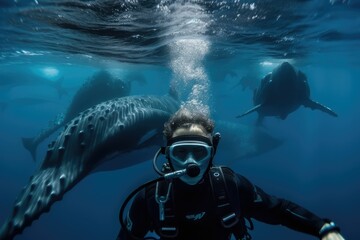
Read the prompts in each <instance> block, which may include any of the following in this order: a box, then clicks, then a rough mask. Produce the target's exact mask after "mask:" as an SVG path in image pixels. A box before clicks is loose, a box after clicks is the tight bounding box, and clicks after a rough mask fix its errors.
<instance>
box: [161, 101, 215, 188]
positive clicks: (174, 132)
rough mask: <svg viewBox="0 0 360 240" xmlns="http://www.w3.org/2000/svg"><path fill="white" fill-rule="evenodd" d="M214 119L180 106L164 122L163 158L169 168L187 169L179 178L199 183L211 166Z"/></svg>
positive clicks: (213, 148) (191, 182)
mask: <svg viewBox="0 0 360 240" xmlns="http://www.w3.org/2000/svg"><path fill="white" fill-rule="evenodd" d="M213 130H214V122H213V121H212V120H211V119H210V118H209V117H208V116H206V115H204V114H202V113H198V112H191V111H190V110H188V109H186V108H181V109H180V110H179V111H178V112H176V113H175V114H174V115H173V116H172V117H171V118H170V120H169V121H168V122H167V123H165V128H164V136H165V138H166V140H167V147H166V157H167V159H168V161H169V164H170V167H171V168H172V170H173V171H177V170H182V169H187V175H184V176H182V177H180V179H181V180H182V181H183V182H185V183H186V184H189V185H195V184H197V183H199V182H200V181H201V180H202V179H203V177H204V176H205V175H206V173H207V172H208V170H209V169H210V167H211V165H212V159H213V157H214V154H215V147H216V146H214V144H213V136H212V133H213Z"/></svg>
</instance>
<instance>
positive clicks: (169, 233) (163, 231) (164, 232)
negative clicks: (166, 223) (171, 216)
mask: <svg viewBox="0 0 360 240" xmlns="http://www.w3.org/2000/svg"><path fill="white" fill-rule="evenodd" d="M160 235H161V236H162V237H165V238H174V237H176V236H177V235H178V229H177V228H176V227H162V228H160Z"/></svg>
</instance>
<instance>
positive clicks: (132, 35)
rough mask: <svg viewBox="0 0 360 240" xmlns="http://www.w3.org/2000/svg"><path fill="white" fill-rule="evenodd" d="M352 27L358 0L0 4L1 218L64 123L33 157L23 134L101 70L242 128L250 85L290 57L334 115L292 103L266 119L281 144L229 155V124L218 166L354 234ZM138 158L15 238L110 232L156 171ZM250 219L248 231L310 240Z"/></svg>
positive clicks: (247, 122)
mask: <svg viewBox="0 0 360 240" xmlns="http://www.w3.org/2000/svg"><path fill="white" fill-rule="evenodd" d="M359 29H360V2H359V1H358V0H343V1H341V0H338V1H336V0H330V1H326V0H317V1H315V0H313V1H311V0H309V1H304V0H297V1H296V0H290V1H280V0H259V1H242V0H234V1H200V0H197V1H160V0H151V1H145V0H144V1H136V0H133V1H130V0H128V1H100V0H98V1H90V0H89V1H85V0H84V1H80V0H78V1H75V0H73V1H60V0H59V1H57V0H52V1H50V0H46V1H45V0H44V1H41V0H34V1H30V0H29V1H21V0H12V1H10V0H1V1H0V34H1V38H0V108H1V112H0V224H2V223H3V222H5V221H6V219H7V218H8V217H9V216H10V215H11V213H12V208H13V206H14V203H15V202H16V199H17V196H18V195H19V194H20V192H21V189H22V188H23V187H24V186H25V185H26V184H28V181H29V178H30V176H32V175H33V174H34V173H36V172H37V171H38V169H39V168H40V166H41V163H42V161H43V159H44V156H45V153H46V150H47V145H48V144H49V143H50V142H51V141H53V140H55V139H56V137H57V136H58V134H59V132H60V131H61V129H60V130H58V131H57V132H55V133H54V134H52V135H51V136H50V137H49V138H47V139H45V140H44V141H43V142H41V144H40V145H39V147H38V149H37V156H36V161H33V159H32V157H31V155H30V153H29V152H28V151H27V150H26V149H25V148H24V147H23V145H22V142H21V139H22V138H23V137H34V136H36V135H37V134H39V132H41V131H42V130H43V129H46V128H47V127H48V126H50V125H52V124H54V121H57V120H58V119H59V116H60V115H61V114H64V113H66V111H67V109H68V107H69V105H70V104H71V101H72V98H73V96H74V95H75V93H76V92H77V91H78V90H79V89H81V87H82V86H83V84H84V83H85V82H86V81H88V80H89V79H91V78H92V77H93V76H94V74H96V73H98V71H99V70H104V69H105V70H107V71H109V72H110V73H111V74H112V75H113V76H116V78H120V79H123V80H125V81H128V82H129V83H130V85H131V91H130V94H131V95H137V94H145V95H150V94H151V95H152V94H156V95H163V94H166V93H167V92H168V90H169V86H170V85H174V86H175V87H176V88H177V90H178V91H179V93H180V97H181V100H182V102H183V104H189V105H191V106H195V107H196V108H197V109H198V110H201V111H205V112H206V113H209V114H210V115H211V116H212V117H213V118H214V119H215V120H216V122H220V121H228V122H231V123H236V124H242V125H241V126H246V127H245V128H246V129H248V128H250V127H252V126H254V125H255V122H256V117H257V116H256V114H255V113H253V114H251V115H248V116H245V117H243V118H240V119H238V118H236V116H237V115H238V114H240V113H242V112H244V111H246V110H247V109H249V108H250V107H251V106H252V90H251V88H253V87H254V86H256V83H257V82H258V81H259V80H260V79H261V78H262V77H263V76H264V75H265V74H267V73H268V72H270V71H272V70H273V69H274V68H275V67H276V66H277V65H279V64H280V63H282V62H284V61H288V62H290V63H292V64H293V65H294V66H296V67H297V68H298V69H300V70H301V71H303V72H304V73H305V74H306V75H307V78H308V81H309V85H310V88H311V97H312V99H314V100H316V101H319V102H321V103H323V104H325V105H327V106H329V107H331V108H332V109H333V110H335V111H336V112H337V113H338V115H339V116H338V117H337V118H335V117H332V116H330V115H327V114H325V113H323V112H320V111H312V110H311V109H306V108H304V107H300V108H299V109H298V110H296V111H295V112H293V113H291V114H290V115H289V116H288V118H287V119H286V120H281V119H278V118H273V117H272V118H270V117H269V118H266V119H265V121H264V124H263V126H262V130H263V131H265V132H266V133H268V134H269V135H271V136H273V137H275V138H278V139H281V140H282V141H283V144H282V145H281V146H279V147H276V148H273V149H271V150H270V151H267V152H264V153H261V154H260V151H259V154H256V155H255V156H252V157H243V158H240V159H237V160H236V161H227V159H225V160H224V158H228V155H227V154H226V149H228V146H227V144H228V143H229V142H231V141H232V139H234V141H237V139H238V137H239V136H236V133H237V132H235V131H234V135H233V136H231V135H230V136H228V137H227V139H222V140H221V142H220V145H219V150H218V153H217V156H216V159H215V161H219V162H221V160H222V161H223V162H226V163H227V165H229V166H230V167H231V168H233V169H234V170H236V171H237V172H239V173H241V174H242V175H244V176H246V177H247V178H249V179H250V180H251V181H252V182H254V183H255V184H257V185H258V186H260V187H262V188H263V189H264V190H265V191H267V192H268V193H270V194H272V195H276V196H279V197H283V198H286V199H289V200H292V201H294V202H296V203H298V204H300V205H302V206H304V207H306V208H307V209H309V210H311V211H313V212H314V213H316V214H318V215H319V216H321V217H326V218H330V219H333V220H334V221H335V222H336V223H337V224H338V225H339V226H341V230H342V233H343V235H344V237H345V238H346V239H360V230H359V228H358V227H357V219H358V215H359V214H360V207H359V204H358V203H359V202H360V176H359V171H360V161H359V159H360V148H359V146H360V144H359V143H360V128H359V122H360V108H359V105H360V97H359V94H358V91H359V89H360V82H359V80H358V79H359V76H360V30H359ZM241 79H250V81H249V86H248V87H244V89H243V86H242V85H241V84H240V85H239V83H240V80H241ZM254 83H255V84H254ZM95 92H96V91H95ZM103 94H104V95H106V94H107V92H104V93H103ZM91 97H93V95H90V96H87V98H89V99H90V98H91ZM243 133H244V134H245V132H244V131H243ZM235 143H236V142H235ZM222 144H223V145H222ZM238 144H244V143H240V142H239V143H238ZM252 147H254V146H247V149H251V148H252ZM154 154H155V152H154ZM134 157H136V158H143V157H144V155H142V154H138V155H136V153H135V155H134ZM119 158H120V159H121V155H120V156H119ZM146 158H148V160H146V161H144V162H143V163H141V164H136V165H131V166H130V167H126V168H122V169H112V170H111V171H103V172H96V173H93V174H89V175H88V176H87V177H85V178H84V179H83V180H82V181H80V182H79V183H78V184H76V186H74V187H73V188H72V189H71V190H70V191H69V192H67V193H66V194H65V195H64V197H63V199H62V200H61V201H59V202H56V203H54V204H53V205H52V207H51V209H50V211H49V212H48V213H44V214H42V215H41V216H40V218H39V219H38V220H36V221H34V222H33V224H32V225H31V226H30V227H27V228H26V229H25V230H24V232H23V233H22V234H20V235H18V236H16V238H15V239H19V240H22V239H27V240H34V239H54V240H56V239H115V238H116V235H117V233H118V231H119V229H120V224H119V221H118V213H119V209H120V207H121V204H122V202H123V201H124V199H125V198H126V196H127V195H128V194H129V193H130V192H131V190H132V189H134V188H135V187H137V186H138V185H140V184H141V183H143V182H145V181H147V180H149V179H152V178H154V177H155V176H156V175H155V173H154V171H153V169H152V165H151V156H146ZM254 224H255V229H254V230H253V231H251V235H252V236H253V239H268V238H270V239H293V240H297V239H299V240H300V239H315V238H313V237H312V236H309V235H305V234H302V233H298V232H295V231H292V230H289V229H287V228H285V227H282V226H272V225H266V224H264V223H261V222H258V221H255V222H254Z"/></svg>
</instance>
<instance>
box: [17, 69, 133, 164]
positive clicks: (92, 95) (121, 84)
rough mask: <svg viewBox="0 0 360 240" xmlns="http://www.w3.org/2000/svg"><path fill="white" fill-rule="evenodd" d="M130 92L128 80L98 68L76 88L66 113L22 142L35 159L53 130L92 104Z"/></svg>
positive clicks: (34, 159) (24, 138) (126, 94)
mask: <svg viewBox="0 0 360 240" xmlns="http://www.w3.org/2000/svg"><path fill="white" fill-rule="evenodd" d="M129 94H130V82H129V81H123V80H121V79H117V78H115V77H114V76H112V75H111V74H110V73H109V72H108V71H106V70H100V71H98V72H96V73H95V74H94V75H93V76H92V77H90V78H89V79H88V80H87V81H85V83H84V84H83V85H82V86H81V87H80V88H79V89H78V90H77V92H76V93H75V95H74V96H73V98H72V100H71V103H70V104H69V106H68V108H67V110H66V113H65V114H61V115H59V116H58V117H57V118H56V119H55V120H53V121H51V124H50V125H49V126H48V127H47V128H45V129H43V130H41V131H40V132H39V133H38V134H37V135H36V136H35V137H23V138H22V139H21V140H22V144H23V146H24V148H25V149H26V150H28V151H29V152H30V154H31V157H32V159H33V161H36V150H37V147H38V145H39V144H40V143H42V142H43V141H44V140H45V139H46V138H48V137H49V136H50V135H51V134H53V133H54V132H55V131H57V130H58V129H60V128H61V127H63V126H64V125H65V124H66V123H67V122H68V121H70V120H71V119H73V118H74V117H75V116H76V115H77V114H79V113H80V112H81V111H84V110H86V109H87V108H89V107H92V106H93V105H96V104H98V103H101V102H103V101H106V100H110V99H113V98H116V97H124V96H128V95H129Z"/></svg>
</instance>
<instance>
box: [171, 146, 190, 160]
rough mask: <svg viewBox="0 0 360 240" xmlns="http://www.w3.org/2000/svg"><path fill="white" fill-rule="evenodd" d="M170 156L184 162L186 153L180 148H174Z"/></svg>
mask: <svg viewBox="0 0 360 240" xmlns="http://www.w3.org/2000/svg"><path fill="white" fill-rule="evenodd" d="M172 155H173V156H174V157H176V158H178V159H180V160H186V157H187V155H188V151H187V150H186V149H184V148H182V147H176V148H174V149H173V153H172Z"/></svg>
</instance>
